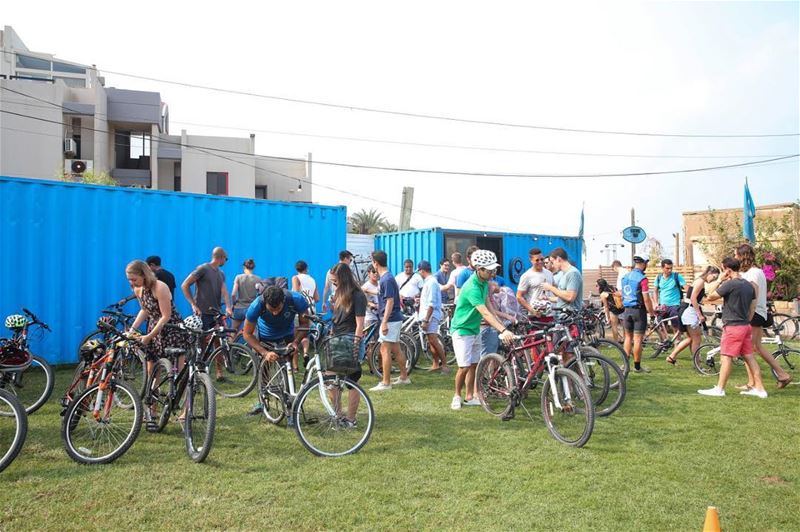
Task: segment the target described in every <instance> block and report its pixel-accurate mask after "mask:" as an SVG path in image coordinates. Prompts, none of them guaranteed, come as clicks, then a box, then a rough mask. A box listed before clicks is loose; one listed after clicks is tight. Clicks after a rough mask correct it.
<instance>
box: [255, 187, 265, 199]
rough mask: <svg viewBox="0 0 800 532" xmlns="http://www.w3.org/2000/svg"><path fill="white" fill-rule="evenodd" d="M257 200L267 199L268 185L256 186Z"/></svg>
mask: <svg viewBox="0 0 800 532" xmlns="http://www.w3.org/2000/svg"><path fill="white" fill-rule="evenodd" d="M256 199H267V185H256Z"/></svg>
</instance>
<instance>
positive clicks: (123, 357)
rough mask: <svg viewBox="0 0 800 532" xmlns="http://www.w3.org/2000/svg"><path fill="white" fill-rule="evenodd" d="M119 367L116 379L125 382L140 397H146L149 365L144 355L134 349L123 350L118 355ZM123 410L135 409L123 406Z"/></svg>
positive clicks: (116, 371)
mask: <svg viewBox="0 0 800 532" xmlns="http://www.w3.org/2000/svg"><path fill="white" fill-rule="evenodd" d="M117 360H118V365H117V368H116V369H115V372H114V378H115V379H117V380H118V381H125V382H127V383H128V384H130V385H131V388H133V389H134V390H136V393H137V394H139V397H143V396H144V391H145V388H146V387H147V364H146V362H145V360H146V359H145V356H144V353H142V352H141V351H139V350H138V349H135V348H132V347H126V348H123V349H121V350H120V351H119V353H117ZM122 407H123V408H133V405H130V404H122Z"/></svg>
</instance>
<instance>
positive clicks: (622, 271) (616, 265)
mask: <svg viewBox="0 0 800 532" xmlns="http://www.w3.org/2000/svg"><path fill="white" fill-rule="evenodd" d="M611 269H612V270H614V271H615V272H617V291H619V292H622V278H623V277H625V276H626V275H628V274H629V273H630V271H631V269H630V268H626V267H625V266H623V265H622V263H621V262H620V261H618V260H615V261H614V262H612V263H611Z"/></svg>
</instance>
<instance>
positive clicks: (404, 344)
mask: <svg viewBox="0 0 800 532" xmlns="http://www.w3.org/2000/svg"><path fill="white" fill-rule="evenodd" d="M399 343H400V349H401V350H402V353H403V354H404V355H405V356H406V371H407V372H408V374H409V375H410V374H411V370H412V369H413V366H412V361H413V356H414V355H413V347H411V346H410V345H409V343H408V340H407V339H405V338H403V335H402V334H401V335H400V342H399ZM410 353H411V354H410ZM369 365H370V372H371V373H372V374H373V375H375V376H377V377H378V378H379V379H380V378H383V365H382V357H381V344H380V342H376V343H375V345H374V346H373V347H372V352H371V353H370V354H369ZM397 372H399V369H397V364H395V363H394V360H393V361H392V373H397Z"/></svg>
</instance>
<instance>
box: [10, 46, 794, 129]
mask: <svg viewBox="0 0 800 532" xmlns="http://www.w3.org/2000/svg"><path fill="white" fill-rule="evenodd" d="M0 52H2V53H5V54H14V53H15V52H12V51H10V50H0ZM86 69H87V70H93V71H95V72H96V73H97V74H98V75H101V74H102V73H106V74H114V75H117V76H123V77H128V78H133V79H140V80H145V81H152V82H156V83H166V84H169V85H176V86H180V87H188V88H192V89H202V90H207V91H212V92H221V93H227V94H236V95H239V96H248V97H253V98H262V99H268V100H275V101H282V102H289V103H295V104H304V105H315V106H319V107H327V108H332V109H343V110H346V111H360V112H366V113H378V114H386V115H392V116H402V117H407V118H423V119H428V120H441V121H446V122H459V123H465V124H479V125H488V126H500V127H512V128H524V129H537V130H544V131H558V132H562V133H589V134H600V135H628V136H642V137H675V138H767V137H797V136H800V133H769V134H765V133H738V134H710V133H706V134H694V133H692V134H690V133H656V132H642V131H620V130H600V129H579V128H567V127H556V126H544V125H533V124H521V123H515V122H501V121H495V120H477V119H470V118H459V117H454V116H447V115H434V114H425V113H413V112H408V111H396V110H392V109H381V108H377V107H366V106H358V105H346V104H338V103H331V102H323V101H318V100H306V99H301V98H290V97H287V96H275V95H271V94H261V93H256V92H250V91H243V90H235V89H225V88H221V87H214V86H210V85H200V84H197V83H188V82H184V81H175V80H167V79H161V78H155V77H151V76H143V75H139V74H129V73H126V72H119V71H115V70H108V69H104V70H103V71H102V73H101V72H100V70H99V69H98V68H96V67H88V66H87V67H86Z"/></svg>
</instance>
